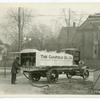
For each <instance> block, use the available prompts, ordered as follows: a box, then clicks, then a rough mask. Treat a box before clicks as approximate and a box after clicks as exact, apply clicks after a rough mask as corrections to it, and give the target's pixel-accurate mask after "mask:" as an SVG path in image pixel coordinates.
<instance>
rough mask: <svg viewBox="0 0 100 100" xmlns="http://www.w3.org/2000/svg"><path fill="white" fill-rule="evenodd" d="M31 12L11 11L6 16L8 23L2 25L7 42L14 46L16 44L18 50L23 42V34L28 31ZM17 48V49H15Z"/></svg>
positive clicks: (26, 10) (20, 9) (22, 9)
mask: <svg viewBox="0 0 100 100" xmlns="http://www.w3.org/2000/svg"><path fill="white" fill-rule="evenodd" d="M31 19H32V17H31V10H28V9H24V8H15V9H9V10H8V13H7V16H6V20H7V21H6V23H5V24H3V25H1V27H2V29H3V33H4V35H5V37H6V38H7V40H8V41H9V42H10V43H11V44H12V45H15V44H16V50H18V48H19V47H18V46H19V44H18V43H19V42H20V43H21V42H22V40H23V34H25V32H26V30H28V26H29V24H30V22H31ZM14 48H15V47H14Z"/></svg>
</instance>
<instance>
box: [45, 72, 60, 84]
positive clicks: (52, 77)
mask: <svg viewBox="0 0 100 100" xmlns="http://www.w3.org/2000/svg"><path fill="white" fill-rule="evenodd" d="M46 74H47V80H48V82H49V83H55V82H57V81H58V76H59V75H58V72H57V71H56V70H49V71H48V72H47V73H46Z"/></svg>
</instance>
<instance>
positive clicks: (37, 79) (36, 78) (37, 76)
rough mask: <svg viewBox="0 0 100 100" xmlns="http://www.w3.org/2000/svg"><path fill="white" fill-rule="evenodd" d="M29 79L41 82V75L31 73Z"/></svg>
mask: <svg viewBox="0 0 100 100" xmlns="http://www.w3.org/2000/svg"><path fill="white" fill-rule="evenodd" d="M29 78H30V79H31V80H32V81H39V80H40V75H37V74H32V73H29Z"/></svg>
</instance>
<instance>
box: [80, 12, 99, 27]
mask: <svg viewBox="0 0 100 100" xmlns="http://www.w3.org/2000/svg"><path fill="white" fill-rule="evenodd" d="M97 28H98V29H100V13H97V14H94V15H90V16H88V18H87V19H86V20H85V21H84V23H83V24H81V26H80V27H79V29H97Z"/></svg>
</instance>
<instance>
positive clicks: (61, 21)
mask: <svg viewBox="0 0 100 100" xmlns="http://www.w3.org/2000/svg"><path fill="white" fill-rule="evenodd" d="M0 5H1V7H0V25H3V24H6V23H7V13H8V12H9V10H10V9H15V8H17V7H16V5H15V6H14V5H13V6H12V5H11V6H10V5H9V6H8V5H7V6H3V5H2V4H0ZM47 5H48V4H43V5H40V6H39V4H38V6H36V5H34V6H32V5H31V7H29V6H23V7H24V8H25V9H29V10H31V11H32V16H33V23H34V24H37V25H38V24H45V25H47V26H48V27H50V28H51V30H52V31H53V33H54V35H55V36H56V35H58V34H59V32H58V33H56V34H55V31H56V29H57V28H61V27H63V26H66V23H65V16H64V12H63V9H64V10H65V15H66V19H68V16H69V8H70V19H71V25H72V22H76V23H79V19H80V17H82V20H81V23H83V22H84V21H85V20H86V18H87V17H88V15H90V14H95V13H100V10H99V7H97V6H96V5H95V6H94V5H92V4H90V5H89V6H88V5H87V4H86V5H84V6H83V5H82V6H81V5H79V4H72V5H70V4H69V5H65V4H59V5H56V4H51V5H52V6H50V5H48V6H47ZM73 5H76V6H75V7H74V6H73ZM77 5H79V7H78V6H77ZM2 6H3V7H2ZM0 38H1V39H2V40H3V42H5V43H7V42H8V41H7V39H5V37H4V36H3V32H2V29H0Z"/></svg>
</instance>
